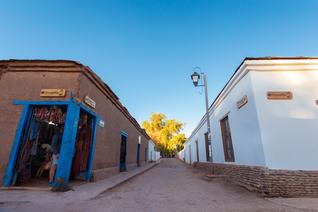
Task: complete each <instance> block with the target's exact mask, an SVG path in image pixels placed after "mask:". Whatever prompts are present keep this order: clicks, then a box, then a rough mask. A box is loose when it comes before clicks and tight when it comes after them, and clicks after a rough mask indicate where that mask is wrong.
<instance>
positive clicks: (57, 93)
mask: <svg viewBox="0 0 318 212" xmlns="http://www.w3.org/2000/svg"><path fill="white" fill-rule="evenodd" d="M40 96H41V97H65V96H66V89H41V93H40Z"/></svg>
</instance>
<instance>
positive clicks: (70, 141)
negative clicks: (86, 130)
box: [2, 97, 98, 187]
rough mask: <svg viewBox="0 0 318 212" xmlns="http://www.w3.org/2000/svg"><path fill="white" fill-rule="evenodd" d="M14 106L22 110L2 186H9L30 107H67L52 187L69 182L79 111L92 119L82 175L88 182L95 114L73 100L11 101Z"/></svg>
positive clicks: (96, 120) (90, 172)
mask: <svg viewBox="0 0 318 212" xmlns="http://www.w3.org/2000/svg"><path fill="white" fill-rule="evenodd" d="M13 104H14V105H22V106H23V110H22V114H21V117H20V122H19V125H18V129H17V131H16V135H15V138H14V141H13V146H12V149H11V153H10V157H9V161H8V164H7V168H6V173H5V177H4V179H3V183H2V184H3V186H5V187H8V186H10V185H11V183H12V180H13V175H14V169H15V164H16V160H17V157H18V153H19V148H20V142H21V141H22V136H23V131H24V127H25V126H26V123H27V120H28V114H29V112H30V107H32V106H39V105H64V106H67V114H66V120H65V126H64V133H63V137H62V145H61V149H60V159H59V162H58V166H57V170H56V173H55V182H54V187H61V186H66V185H67V184H68V182H69V178H70V172H71V166H72V159H73V155H74V151H75V140H76V134H77V128H78V120H79V115H80V109H83V110H85V111H86V112H87V113H89V114H90V115H91V116H92V117H93V123H92V125H93V126H92V127H93V137H92V140H93V142H92V146H91V151H90V155H89V160H88V169H87V172H85V173H84V176H85V179H86V180H90V179H91V176H92V164H93V160H94V149H95V143H96V125H97V122H98V117H97V115H96V113H94V112H93V111H91V110H90V109H88V108H86V107H85V106H84V105H82V104H81V103H76V102H74V100H73V98H72V97H71V99H70V100H69V101H17V100H14V101H13Z"/></svg>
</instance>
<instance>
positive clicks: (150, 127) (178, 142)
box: [142, 113, 187, 156]
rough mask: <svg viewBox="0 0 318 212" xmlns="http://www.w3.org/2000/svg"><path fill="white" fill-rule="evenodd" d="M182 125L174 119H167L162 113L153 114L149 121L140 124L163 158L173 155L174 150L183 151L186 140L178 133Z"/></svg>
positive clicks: (183, 135)
mask: <svg viewBox="0 0 318 212" xmlns="http://www.w3.org/2000/svg"><path fill="white" fill-rule="evenodd" d="M183 125H184V124H183V123H181V122H179V121H177V120H175V119H167V117H166V116H165V115H164V114H162V113H153V114H152V115H151V117H150V119H149V120H147V121H144V122H143V123H142V127H143V128H144V129H145V130H146V132H147V133H148V135H149V136H150V137H151V139H152V140H153V141H154V143H155V145H156V148H157V149H158V150H160V152H161V154H162V155H163V156H168V155H173V153H174V151H175V150H177V151H180V150H181V149H183V144H184V142H185V141H186V140H187V138H186V137H185V134H183V133H180V131H181V130H182V128H183Z"/></svg>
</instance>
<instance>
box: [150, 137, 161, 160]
mask: <svg viewBox="0 0 318 212" xmlns="http://www.w3.org/2000/svg"><path fill="white" fill-rule="evenodd" d="M160 157H161V156H160V152H158V151H156V149H155V144H154V143H153V141H151V140H149V142H148V160H149V161H157V160H159V159H160Z"/></svg>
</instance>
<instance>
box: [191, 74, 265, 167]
mask: <svg viewBox="0 0 318 212" xmlns="http://www.w3.org/2000/svg"><path fill="white" fill-rule="evenodd" d="M234 88H235V89H232V90H231V92H229V93H228V95H227V96H226V98H225V99H224V101H222V102H221V103H220V104H219V105H218V107H217V108H216V109H215V110H212V111H211V112H210V122H211V133H212V147H213V160H214V162H216V163H224V162H225V160H224V151H223V141H222V136H221V128H220V120H221V119H222V118H224V116H225V115H226V114H228V117H229V123H230V129H231V136H232V143H233V149H234V156H235V163H236V164H245V165H265V159H264V152H263V149H262V144H261V137H260V132H259V125H258V120H257V114H256V108H255V102H254V96H253V90H252V84H251V78H250V75H249V74H247V75H245V76H244V77H243V78H242V79H241V80H240V81H238V83H237V84H236V85H235V87H234ZM244 95H247V97H248V103H247V104H246V105H245V106H243V107H242V108H241V109H238V108H237V106H236V102H237V101H239V100H240V99H241V98H242V97H243V96H244ZM206 131H207V127H206V124H204V125H203V126H202V127H201V128H200V129H199V130H198V132H196V133H195V134H194V135H193V136H192V137H191V138H190V140H189V142H187V143H186V146H188V145H191V146H193V147H192V149H194V150H195V146H196V145H195V140H198V142H199V159H200V161H201V162H202V161H203V162H204V161H206V150H205V140H204V139H205V138H204V133H205V132H206ZM186 153H188V152H187V151H186ZM192 153H193V154H192V160H193V158H194V160H193V161H196V152H195V151H194V152H193V151H192Z"/></svg>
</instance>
